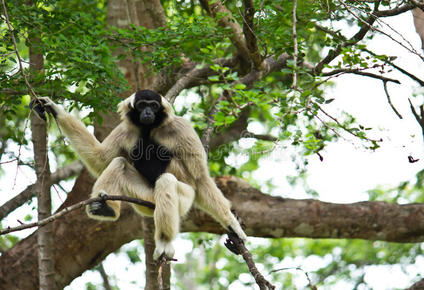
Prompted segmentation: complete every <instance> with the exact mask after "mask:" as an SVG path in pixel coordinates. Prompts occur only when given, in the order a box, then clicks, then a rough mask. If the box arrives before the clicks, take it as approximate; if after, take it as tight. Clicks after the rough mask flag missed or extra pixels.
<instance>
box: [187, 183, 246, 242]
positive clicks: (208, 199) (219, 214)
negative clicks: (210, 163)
mask: <svg viewBox="0 0 424 290" xmlns="http://www.w3.org/2000/svg"><path fill="white" fill-rule="evenodd" d="M196 193H197V194H196V200H195V203H196V205H197V206H199V207H200V208H201V209H202V210H204V211H206V212H207V213H209V214H210V215H211V216H212V217H213V218H214V219H215V220H217V221H218V222H219V223H220V224H221V225H222V226H223V227H224V228H226V229H228V230H229V231H233V232H234V233H236V234H237V236H238V237H239V238H240V239H242V240H243V241H246V239H247V236H246V234H245V233H244V231H243V229H242V228H241V226H240V223H239V222H238V221H237V219H236V218H235V216H234V215H233V214H232V212H231V203H230V201H229V200H228V199H226V198H225V197H224V195H223V194H222V192H221V191H220V190H219V189H218V187H217V186H216V184H215V182H214V181H213V180H212V179H211V178H210V177H204V178H203V179H200V180H199V182H198V186H197V190H196Z"/></svg>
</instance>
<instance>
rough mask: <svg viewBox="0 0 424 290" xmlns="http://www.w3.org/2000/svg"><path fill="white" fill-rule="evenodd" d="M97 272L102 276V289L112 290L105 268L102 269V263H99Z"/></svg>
mask: <svg viewBox="0 0 424 290" xmlns="http://www.w3.org/2000/svg"><path fill="white" fill-rule="evenodd" d="M97 271H99V273H100V276H102V279H103V287H105V290H112V287H111V286H110V283H109V277H108V275H107V273H106V271H105V268H104V267H103V263H100V264H99V266H97Z"/></svg>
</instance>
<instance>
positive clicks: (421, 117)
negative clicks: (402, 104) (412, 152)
mask: <svg viewBox="0 0 424 290" xmlns="http://www.w3.org/2000/svg"><path fill="white" fill-rule="evenodd" d="M408 102H409V105H410V106H411V111H412V114H413V115H414V117H415V120H417V123H418V124H419V125H420V127H421V131H422V134H423V137H424V105H421V107H420V114H418V113H417V111H416V110H415V108H414V105H412V102H411V99H409V98H408Z"/></svg>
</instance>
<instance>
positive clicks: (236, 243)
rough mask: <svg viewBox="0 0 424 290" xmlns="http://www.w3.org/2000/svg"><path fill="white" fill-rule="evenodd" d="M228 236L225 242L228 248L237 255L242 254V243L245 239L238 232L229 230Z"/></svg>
mask: <svg viewBox="0 0 424 290" xmlns="http://www.w3.org/2000/svg"><path fill="white" fill-rule="evenodd" d="M227 235H228V238H227V239H226V240H225V242H224V246H226V247H227V249H228V250H230V251H231V252H233V253H234V254H236V255H240V254H241V251H240V245H242V244H244V242H243V240H242V239H240V238H239V237H238V236H237V234H236V233H234V232H231V231H230V232H228V233H227Z"/></svg>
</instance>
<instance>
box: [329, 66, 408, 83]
mask: <svg viewBox="0 0 424 290" xmlns="http://www.w3.org/2000/svg"><path fill="white" fill-rule="evenodd" d="M373 68H375V67H373ZM366 69H369V68H340V69H335V70H332V71H329V72H322V73H321V76H324V77H327V76H334V75H336V77H338V76H339V75H342V74H347V73H351V74H356V75H361V76H366V77H370V78H374V79H379V80H382V81H383V82H393V83H396V84H400V81H399V80H396V79H392V78H388V77H384V76H382V75H376V74H373V73H370V72H365V71H363V70H366Z"/></svg>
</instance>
